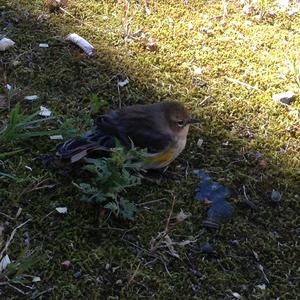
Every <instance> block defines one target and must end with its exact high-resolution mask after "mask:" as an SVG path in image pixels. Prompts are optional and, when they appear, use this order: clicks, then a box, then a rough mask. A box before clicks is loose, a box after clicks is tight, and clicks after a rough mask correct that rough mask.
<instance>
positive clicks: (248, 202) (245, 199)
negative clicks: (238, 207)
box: [243, 185, 256, 209]
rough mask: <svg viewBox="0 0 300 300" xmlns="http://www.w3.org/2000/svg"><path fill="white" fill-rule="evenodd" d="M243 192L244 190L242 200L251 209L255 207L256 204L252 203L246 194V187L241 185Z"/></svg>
mask: <svg viewBox="0 0 300 300" xmlns="http://www.w3.org/2000/svg"><path fill="white" fill-rule="evenodd" d="M243 192H244V202H245V203H246V204H247V205H249V206H250V207H251V208H252V209H256V205H255V203H253V202H252V201H251V200H250V199H249V198H248V196H247V194H246V188H245V186H244V185H243Z"/></svg>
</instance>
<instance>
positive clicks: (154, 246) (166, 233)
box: [150, 196, 176, 252]
mask: <svg viewBox="0 0 300 300" xmlns="http://www.w3.org/2000/svg"><path fill="white" fill-rule="evenodd" d="M175 202H176V197H175V196H173V201H172V206H171V210H170V213H169V217H168V220H167V223H166V227H165V230H164V231H163V232H162V233H159V235H158V238H159V240H158V241H156V243H155V244H154V245H152V246H151V248H150V251H151V252H153V251H155V250H156V249H157V248H158V247H159V246H160V244H161V242H162V240H163V239H164V238H165V237H166V236H167V235H168V233H169V225H170V220H171V216H172V214H173V210H174V205H175ZM154 241H155V240H154ZM153 243H154V242H153Z"/></svg>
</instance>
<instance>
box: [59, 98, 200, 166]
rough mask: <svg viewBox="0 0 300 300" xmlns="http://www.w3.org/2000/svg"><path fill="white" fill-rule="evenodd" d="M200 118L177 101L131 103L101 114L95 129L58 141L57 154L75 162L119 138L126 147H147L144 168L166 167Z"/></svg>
mask: <svg viewBox="0 0 300 300" xmlns="http://www.w3.org/2000/svg"><path fill="white" fill-rule="evenodd" d="M198 122H199V120H198V119H195V118H192V117H191V115H190V114H189V112H188V110H187V109H186V108H185V107H184V105H183V104H182V103H180V102H177V101H162V102H157V103H153V104H144V105H141V104H136V105H130V106H127V107H123V108H120V109H118V110H112V111H110V112H108V113H107V114H104V115H100V116H98V117H97V118H96V120H95V128H94V130H91V131H89V132H87V133H86V134H85V135H84V136H83V137H81V138H72V139H70V140H67V141H65V142H64V143H62V144H60V145H58V146H57V152H56V156H57V157H58V158H59V159H61V160H63V161H68V162H69V163H71V164H73V163H75V162H78V161H80V160H82V159H83V158H85V157H89V155H93V156H97V154H99V156H101V155H103V154H104V153H105V152H106V153H107V152H109V151H110V150H111V149H113V148H114V147H115V146H116V139H117V140H118V141H119V142H120V144H121V145H122V146H124V147H125V148H126V149H130V148H131V147H132V145H134V147H136V148H140V149H145V150H146V154H145V158H144V159H143V162H142V168H143V169H145V170H147V169H162V168H164V167H166V166H168V165H169V164H170V163H171V162H172V161H173V160H174V159H176V158H177V157H178V155H179V154H180V153H181V152H182V151H183V150H184V148H185V146H186V140H187V135H188V131H189V127H190V125H191V124H194V123H198Z"/></svg>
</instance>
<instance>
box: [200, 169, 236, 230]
mask: <svg viewBox="0 0 300 300" xmlns="http://www.w3.org/2000/svg"><path fill="white" fill-rule="evenodd" d="M197 175H198V177H199V184H198V186H197V188H196V196H195V198H196V200H198V201H201V202H205V203H207V204H208V205H209V209H208V211H207V219H206V220H205V221H204V222H203V225H204V226H205V227H210V228H218V227H219V223H220V222H222V221H225V220H228V219H230V218H231V216H232V214H233V207H232V205H231V203H230V202H228V201H227V199H226V198H228V197H229V196H230V189H229V188H228V187H226V186H223V185H221V184H220V183H218V182H216V181H213V180H212V179H211V178H210V176H209V175H208V174H207V172H206V171H205V170H199V171H197Z"/></svg>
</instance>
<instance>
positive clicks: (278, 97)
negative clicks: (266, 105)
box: [272, 91, 295, 104]
mask: <svg viewBox="0 0 300 300" xmlns="http://www.w3.org/2000/svg"><path fill="white" fill-rule="evenodd" d="M294 98H295V94H294V93H293V92H292V91H288V92H283V93H278V94H274V95H273V96H272V99H273V100H274V101H277V102H281V103H283V104H290V103H291V101H292V100H293V99H294Z"/></svg>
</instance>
